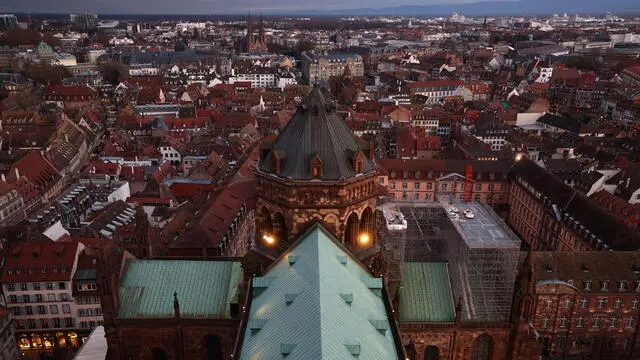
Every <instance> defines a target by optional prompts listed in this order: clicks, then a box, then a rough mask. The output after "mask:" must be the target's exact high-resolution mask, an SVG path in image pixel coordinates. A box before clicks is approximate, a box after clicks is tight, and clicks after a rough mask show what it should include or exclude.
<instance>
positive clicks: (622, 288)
mask: <svg viewBox="0 0 640 360" xmlns="http://www.w3.org/2000/svg"><path fill="white" fill-rule="evenodd" d="M618 291H627V282H626V281H618Z"/></svg>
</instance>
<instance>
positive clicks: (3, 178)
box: [0, 174, 7, 182]
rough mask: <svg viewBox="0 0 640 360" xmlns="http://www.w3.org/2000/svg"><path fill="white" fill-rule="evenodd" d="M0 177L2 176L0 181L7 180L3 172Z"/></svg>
mask: <svg viewBox="0 0 640 360" xmlns="http://www.w3.org/2000/svg"><path fill="white" fill-rule="evenodd" d="M0 177H1V178H2V182H7V179H6V178H5V177H4V174H0Z"/></svg>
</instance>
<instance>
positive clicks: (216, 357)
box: [205, 336, 222, 360]
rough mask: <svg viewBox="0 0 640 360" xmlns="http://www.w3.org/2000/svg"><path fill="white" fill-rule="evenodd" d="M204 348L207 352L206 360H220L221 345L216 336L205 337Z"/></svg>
mask: <svg viewBox="0 0 640 360" xmlns="http://www.w3.org/2000/svg"><path fill="white" fill-rule="evenodd" d="M205 348H206V350H207V357H206V360H222V344H220V338H219V337H217V336H207V338H206V343H205Z"/></svg>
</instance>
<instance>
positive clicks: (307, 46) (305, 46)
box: [295, 40, 316, 55]
mask: <svg viewBox="0 0 640 360" xmlns="http://www.w3.org/2000/svg"><path fill="white" fill-rule="evenodd" d="M315 48H316V44H314V43H313V42H311V41H309V40H300V41H298V43H297V44H296V47H295V53H296V54H298V55H299V54H302V53H303V52H305V51H311V50H313V49H315Z"/></svg>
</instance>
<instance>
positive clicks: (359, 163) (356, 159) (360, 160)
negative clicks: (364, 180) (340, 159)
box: [351, 151, 364, 174]
mask: <svg viewBox="0 0 640 360" xmlns="http://www.w3.org/2000/svg"><path fill="white" fill-rule="evenodd" d="M351 161H352V164H351V166H353V171H354V172H355V173H356V174H361V173H362V172H363V171H364V155H362V152H361V151H358V152H357V153H355V154H354V155H353V159H352V160H351Z"/></svg>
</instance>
